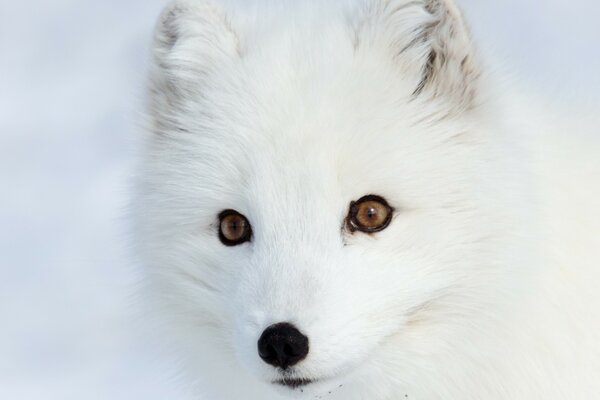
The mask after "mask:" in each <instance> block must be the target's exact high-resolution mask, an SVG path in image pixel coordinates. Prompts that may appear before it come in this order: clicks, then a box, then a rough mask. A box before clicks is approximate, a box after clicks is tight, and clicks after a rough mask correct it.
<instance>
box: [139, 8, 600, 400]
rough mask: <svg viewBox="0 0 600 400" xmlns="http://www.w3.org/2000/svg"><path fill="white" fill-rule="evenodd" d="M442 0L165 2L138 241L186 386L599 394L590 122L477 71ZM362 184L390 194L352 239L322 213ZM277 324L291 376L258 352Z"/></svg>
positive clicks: (463, 397) (260, 392) (599, 226)
mask: <svg viewBox="0 0 600 400" xmlns="http://www.w3.org/2000/svg"><path fill="white" fill-rule="evenodd" d="M449 1H450V0H415V1H412V0H347V1H337V2H317V1H316V0H308V1H303V2H295V1H291V0H286V1H279V2H275V1H253V2H243V3H241V2H238V3H236V2H232V1H230V2H226V1H224V2H222V4H220V5H213V4H209V3H207V2H204V1H202V0H178V1H176V2H174V3H172V4H171V5H170V6H169V7H168V8H167V10H166V11H165V13H164V14H163V16H162V18H161V21H160V22H159V24H158V27H157V34H156V42H155V54H154V63H153V70H152V72H151V84H150V96H149V102H148V117H147V121H148V131H149V134H148V136H147V140H146V150H145V153H144V154H145V155H144V158H143V162H142V167H143V169H142V174H141V175H142V176H141V179H140V183H139V187H140V190H139V193H140V195H139V199H138V202H137V204H136V213H137V216H136V221H137V232H138V235H137V237H138V246H139V250H140V254H141V256H142V258H143V261H144V263H145V265H146V266H147V271H148V280H147V283H148V284H147V289H148V293H149V294H150V296H149V299H150V301H151V303H150V304H152V309H153V310H156V311H158V312H157V314H159V315H160V316H161V321H163V324H162V325H163V328H164V331H165V333H166V337H167V338H168V340H169V342H170V343H171V344H174V345H175V346H176V347H177V348H178V350H179V351H180V354H181V358H182V360H183V363H184V367H185V368H184V369H185V371H186V376H187V377H188V378H189V382H191V385H192V387H193V388H194V390H197V391H198V393H199V395H200V397H199V398H206V399H215V400H216V399H223V400H238V399H239V400H241V399H252V400H254V399H256V400H258V399H261V400H267V399H268V400H275V399H285V398H289V397H290V396H297V397H298V398H306V399H313V398H319V399H320V398H322V399H332V400H335V399H344V400H355V399H356V400H358V399H361V400H364V399H372V400H388V399H389V400H392V399H393V400H398V399H404V398H408V399H420V400H434V399H443V400H459V399H460V400H470V399H472V400H482V399H485V400H500V399H503V400H505V399H511V400H532V399H544V400H552V399H561V400H564V399H577V400H583V399H586V400H588V399H595V398H600V379H599V377H600V335H599V332H600V312H599V311H598V310H599V309H600V297H599V295H598V292H599V291H598V288H597V286H598V283H600V281H599V278H600V273H599V267H598V262H599V260H600V256H599V251H598V249H599V248H600V233H599V232H600V221H599V219H600V218H599V216H600V212H599V211H598V206H599V204H598V198H599V197H600V190H599V189H598V182H599V181H600V178H599V177H600V168H599V166H598V158H599V156H598V155H599V154H600V148H599V147H598V144H597V143H598V142H597V140H596V141H595V142H594V140H595V139H597V137H596V138H593V135H592V134H590V135H589V136H585V135H584V133H583V132H584V131H585V130H586V129H587V130H588V131H589V130H590V128H589V127H590V126H596V129H595V133H596V134H597V133H598V128H597V127H598V126H599V125H598V124H596V125H590V124H586V123H583V122H581V119H576V118H575V117H576V116H575V115H572V118H571V119H570V120H564V119H562V120H560V122H557V121H552V120H550V119H549V118H548V117H549V116H553V117H554V116H555V115H556V113H554V112H553V111H549V110H550V109H549V108H548V107H541V106H540V107H539V108H540V110H536V109H535V108H536V107H533V106H532V104H533V103H534V102H536V101H535V100H534V99H530V98H524V97H523V96H521V95H518V94H516V93H514V92H512V91H511V90H509V89H507V87H506V86H507V85H504V86H499V85H498V84H497V82H498V81H497V79H495V77H494V76H493V74H492V73H491V71H489V70H488V69H487V68H484V67H482V66H481V63H480V62H479V60H478V56H477V52H476V51H475V50H474V46H473V45H472V43H471V39H470V35H469V33H468V31H467V29H466V28H465V24H464V22H463V21H462V17H461V15H460V12H459V11H458V9H457V8H456V7H455V6H454V5H453V4H451V3H450V2H449ZM323 3H325V4H323ZM432 51H434V52H435V54H436V55H437V57H435V58H433V59H432V57H431V54H432V53H431V52H432ZM537 103H539V102H537ZM575 120H577V121H578V122H573V121H575ZM590 132H592V131H590ZM592 133H593V132H592ZM593 185H595V187H594V186H593ZM366 194H378V195H381V196H383V197H385V198H386V199H387V200H388V201H389V202H390V204H391V205H392V206H393V207H394V208H395V209H396V213H395V216H394V219H393V221H392V223H391V225H390V226H389V227H388V228H387V229H386V230H384V231H382V232H380V233H377V234H374V235H371V236H369V235H366V234H361V233H358V232H357V233H350V232H348V231H347V230H346V229H345V228H344V218H345V216H346V214H347V212H348V205H349V203H350V202H351V201H352V200H357V199H358V198H360V197H362V196H363V195H366ZM224 209H235V210H237V211H239V212H241V213H242V214H244V215H245V216H247V217H248V219H249V221H250V222H251V224H252V227H253V234H254V236H253V239H252V242H250V243H246V244H244V245H241V246H237V247H226V246H223V245H222V244H221V243H220V241H219V239H218V235H217V229H218V227H217V215H218V214H219V212H221V211H222V210H224ZM282 321H289V322H292V323H294V324H295V325H296V326H298V327H299V328H300V330H301V331H302V332H304V333H305V334H306V335H307V336H308V337H309V340H310V352H309V355H308V357H307V358H306V359H305V360H304V361H302V362H301V363H299V364H298V365H297V366H296V367H294V369H293V371H294V376H296V377H303V378H310V379H317V380H319V381H318V382H316V383H314V384H312V385H309V386H306V387H304V388H303V391H302V392H300V390H299V389H296V390H292V389H287V388H282V387H276V386H275V385H273V384H271V383H270V382H271V381H272V380H273V379H275V378H276V377H277V374H278V372H277V371H276V370H275V369H274V368H273V367H271V366H269V365H267V364H265V363H263V362H262V361H261V359H260V358H259V356H258V353H257V350H256V342H257V339H258V337H259V336H260V334H261V332H262V331H263V330H264V329H265V327H267V326H269V325H270V324H272V323H276V322H282Z"/></svg>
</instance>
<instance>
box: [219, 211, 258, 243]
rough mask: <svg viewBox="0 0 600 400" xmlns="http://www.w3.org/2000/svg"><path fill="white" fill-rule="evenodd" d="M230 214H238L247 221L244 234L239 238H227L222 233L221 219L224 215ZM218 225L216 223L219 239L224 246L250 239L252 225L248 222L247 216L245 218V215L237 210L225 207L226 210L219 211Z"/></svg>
mask: <svg viewBox="0 0 600 400" xmlns="http://www.w3.org/2000/svg"><path fill="white" fill-rule="evenodd" d="M230 215H239V216H240V217H242V218H244V219H245V220H246V223H247V225H246V226H247V227H248V228H247V229H246V232H245V233H244V236H242V237H241V238H239V239H238V240H229V239H227V238H226V237H225V235H223V231H222V229H221V224H222V223H223V219H224V218H225V217H228V216H230ZM218 218H219V225H218V229H219V240H220V241H221V243H223V244H224V245H225V246H229V247H233V246H239V245H240V244H243V243H246V242H249V241H250V240H251V239H252V225H251V224H250V221H249V220H248V218H246V216H245V215H244V214H242V213H240V212H238V211H235V210H231V209H227V210H223V211H221V212H220V213H219V217H218Z"/></svg>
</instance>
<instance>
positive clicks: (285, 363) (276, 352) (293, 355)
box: [258, 323, 308, 369]
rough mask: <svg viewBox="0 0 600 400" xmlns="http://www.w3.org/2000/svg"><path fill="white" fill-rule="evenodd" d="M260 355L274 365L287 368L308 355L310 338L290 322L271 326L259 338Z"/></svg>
mask: <svg viewBox="0 0 600 400" xmlns="http://www.w3.org/2000/svg"><path fill="white" fill-rule="evenodd" d="M258 355H259V356H260V358H262V360H263V361H264V362H266V363H267V364H269V365H273V366H274V367H280V368H282V369H286V368H287V367H289V366H292V365H295V364H297V363H299V362H300V361H302V360H303V359H304V358H306V356H307V355H308V338H307V337H306V336H304V335H303V334H302V333H301V332H300V331H299V330H298V329H297V328H296V327H294V326H293V325H291V324H289V323H279V324H275V325H271V326H269V327H268V328H267V329H265V330H264V332H263V333H262V335H261V336H260V339H258Z"/></svg>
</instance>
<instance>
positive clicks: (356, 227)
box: [346, 194, 395, 233]
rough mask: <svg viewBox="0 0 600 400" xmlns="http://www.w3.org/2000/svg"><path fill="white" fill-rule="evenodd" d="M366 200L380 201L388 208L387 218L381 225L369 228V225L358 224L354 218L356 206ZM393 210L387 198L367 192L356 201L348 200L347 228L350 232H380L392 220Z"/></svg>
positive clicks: (356, 210) (356, 211) (356, 212)
mask: <svg viewBox="0 0 600 400" xmlns="http://www.w3.org/2000/svg"><path fill="white" fill-rule="evenodd" d="M367 201H375V202H377V203H381V204H382V205H383V206H385V207H386V208H387V210H388V215H387V218H386V219H385V221H384V222H383V223H382V224H381V225H379V226H375V227H372V228H370V227H366V226H363V225H361V224H359V223H358V221H357V220H356V216H357V214H358V206H359V205H361V204H362V203H364V202H367ZM394 211H395V210H394V207H392V206H390V205H389V203H388V202H387V200H386V199H384V198H383V197H381V196H378V195H376V194H368V195H366V196H363V197H361V198H360V199H358V200H356V201H351V202H350V208H349V209H348V216H347V217H346V225H347V226H348V229H349V230H350V232H356V231H360V232H364V233H377V232H381V231H383V230H384V229H386V228H387V227H388V226H389V225H390V223H391V222H392V218H393V217H394Z"/></svg>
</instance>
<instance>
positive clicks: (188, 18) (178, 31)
mask: <svg viewBox="0 0 600 400" xmlns="http://www.w3.org/2000/svg"><path fill="white" fill-rule="evenodd" d="M237 53H238V39H237V36H236V34H235V33H234V32H233V30H232V28H231V26H230V25H229V22H228V20H227V17H226V16H225V14H224V13H223V12H222V11H221V10H219V9H218V8H217V7H215V6H214V5H212V4H210V3H208V2H207V1H205V0H174V1H172V2H171V3H170V4H169V5H168V6H167V7H166V8H165V10H164V11H163V12H162V14H161V16H160V18H159V21H158V24H157V26H156V29H155V35H154V46H153V55H154V64H155V66H156V67H157V69H158V71H156V73H157V74H159V75H162V76H160V77H157V78H159V79H160V78H162V79H164V80H166V81H168V82H169V83H170V84H173V85H176V86H181V87H183V86H185V85H186V84H189V83H191V82H198V81H201V80H202V77H203V76H204V75H205V74H206V72H207V70H210V69H211V68H216V67H218V65H219V64H220V63H222V62H224V61H225V60H226V59H227V58H228V57H232V56H234V55H236V54H237Z"/></svg>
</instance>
